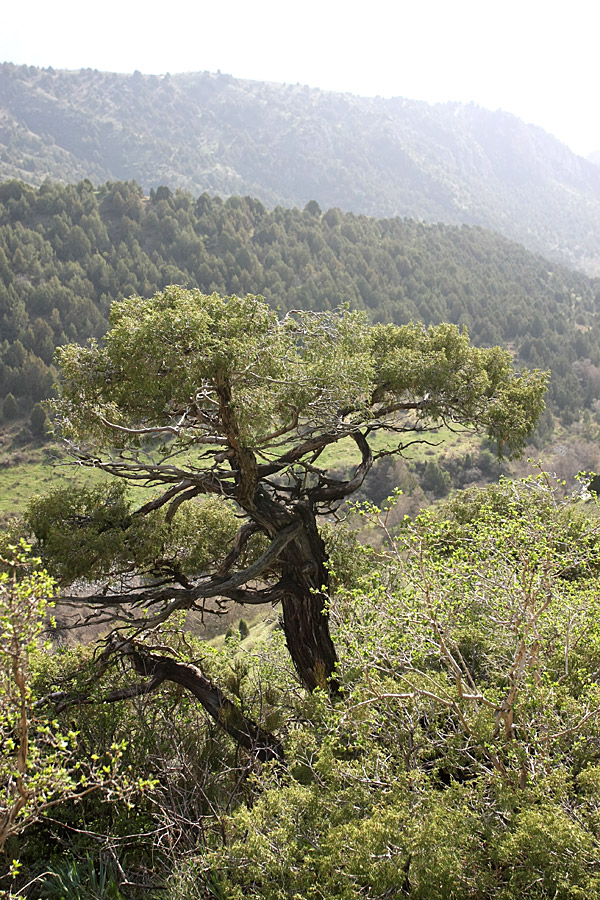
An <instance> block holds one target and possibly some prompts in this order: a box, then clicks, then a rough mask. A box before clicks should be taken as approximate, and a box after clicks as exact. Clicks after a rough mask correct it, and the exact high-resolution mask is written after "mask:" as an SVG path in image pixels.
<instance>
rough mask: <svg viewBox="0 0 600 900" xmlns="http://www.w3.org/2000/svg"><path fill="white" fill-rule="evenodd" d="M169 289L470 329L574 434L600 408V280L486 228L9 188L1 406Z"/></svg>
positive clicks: (1, 234)
mask: <svg viewBox="0 0 600 900" xmlns="http://www.w3.org/2000/svg"><path fill="white" fill-rule="evenodd" d="M168 284H181V285H183V286H186V287H198V288H200V289H201V290H202V291H204V292H207V293H210V292H213V291H217V292H219V293H221V294H224V295H229V294H239V295H245V294H246V293H261V294H262V295H264V297H265V299H266V300H267V301H268V302H269V303H270V304H272V305H273V306H274V307H277V308H279V309H280V310H281V311H282V312H287V311H289V310H290V309H294V308H302V309H307V310H327V309H331V308H334V307H337V306H339V305H340V304H344V303H347V304H349V305H350V306H351V307H353V308H358V309H365V310H367V311H368V313H369V316H370V318H371V319H372V320H373V321H374V322H392V323H395V324H403V323H406V322H409V321H423V322H425V323H426V324H437V323H440V322H453V323H457V324H459V325H464V326H466V327H467V328H468V330H469V334H470V336H471V339H472V340H473V342H474V343H475V344H478V345H480V346H491V345H494V344H503V345H504V346H507V347H509V348H510V349H511V351H512V352H513V353H514V355H515V358H516V362H517V363H518V364H520V363H522V364H524V365H527V366H529V367H541V368H550V369H551V370H552V379H551V383H550V391H549V396H548V400H549V404H550V406H551V408H552V410H553V411H554V413H555V414H556V413H557V412H558V413H560V414H561V415H562V416H563V418H564V419H565V421H566V422H567V424H568V422H569V421H571V420H572V419H573V418H574V417H576V416H577V415H578V412H577V411H578V410H580V409H581V408H585V407H590V406H592V405H593V403H594V401H595V400H596V399H597V398H598V397H599V396H600V327H599V325H598V321H597V310H598V302H599V298H600V282H598V281H597V280H591V279H589V278H587V277H586V276H584V275H582V274H579V273H576V272H573V271H570V270H568V269H566V268H562V267H560V266H557V265H555V264H552V263H549V262H548V261H547V260H545V259H543V258H542V257H538V256H536V255H534V254H532V253H530V252H528V251H527V250H525V249H524V248H522V247H521V246H519V245H517V244H514V243H512V242H510V241H508V240H506V239H504V238H502V237H500V236H498V235H496V234H494V233H492V232H488V231H485V230H484V229H481V228H473V227H468V226H446V225H440V224H438V225H430V224H425V223H422V222H417V221H413V220H408V219H383V220H382V219H371V218H368V217H366V216H356V215H354V214H351V213H346V214H344V213H342V212H340V210H338V209H330V210H328V211H326V212H322V211H321V209H320V207H319V206H318V204H317V203H316V202H314V201H312V202H310V203H308V204H307V205H306V207H305V208H304V209H303V210H300V209H283V208H281V207H276V208H275V209H274V210H272V211H269V210H267V209H266V208H265V207H264V206H263V204H262V203H261V202H259V201H258V200H255V199H251V198H249V197H230V198H229V199H228V200H226V201H223V200H222V199H220V198H219V197H209V196H208V195H207V194H202V195H201V196H200V197H193V196H192V195H191V194H189V193H185V192H183V191H179V190H178V191H176V192H175V193H173V192H172V191H171V190H170V189H169V188H168V187H159V188H158V189H157V190H152V191H151V192H150V195H149V196H145V195H144V194H143V192H142V190H141V189H140V187H139V186H138V185H137V184H136V183H135V182H115V183H107V184H105V185H103V186H102V187H99V188H97V187H94V185H92V184H91V182H89V181H83V182H81V183H79V184H77V185H68V186H62V185H59V184H54V183H50V182H45V183H44V184H42V185H41V186H40V187H39V188H33V187H31V186H29V185H26V184H24V183H22V182H17V181H12V182H6V183H4V184H2V185H0V402H2V400H3V398H6V396H7V395H9V394H12V396H13V398H15V399H16V401H17V403H18V405H19V407H20V409H21V410H23V411H29V410H30V409H31V407H32V406H33V405H34V404H35V403H36V402H38V401H39V400H41V399H43V398H45V397H47V396H48V395H49V393H50V392H51V389H52V384H53V382H54V380H55V378H56V370H55V368H54V365H53V354H54V350H55V348H56V347H57V346H59V345H62V344H65V343H68V342H72V341H85V340H86V339H87V338H89V337H95V338H100V337H101V336H102V335H103V334H104V332H105V331H106V328H107V316H108V310H109V307H110V304H111V302H112V301H113V300H115V299H119V298H122V297H127V296H130V295H132V294H139V295H141V296H150V295H152V294H153V293H154V292H156V291H157V290H161V289H162V288H164V287H165V286H166V285H168ZM8 406H9V409H8V410H7V411H8V413H9V414H10V415H11V416H12V415H14V412H15V410H14V404H13V402H12V400H10V401H9V404H8Z"/></svg>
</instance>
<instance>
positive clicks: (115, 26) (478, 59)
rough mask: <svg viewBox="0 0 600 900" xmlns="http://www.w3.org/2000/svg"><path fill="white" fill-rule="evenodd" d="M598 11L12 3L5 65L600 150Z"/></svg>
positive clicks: (209, 1) (254, 0)
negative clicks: (451, 103) (299, 91)
mask: <svg viewBox="0 0 600 900" xmlns="http://www.w3.org/2000/svg"><path fill="white" fill-rule="evenodd" d="M599 26H600V2H599V0H569V2H567V0H560V2H557V0H395V2H394V0H388V2H382V0H361V2H354V0H345V2H341V0H319V2H316V0H302V2H291V0H162V2H156V0H102V2H100V3H93V2H84V0H20V2H15V0H5V3H4V4H3V10H2V18H1V23H0V61H6V62H15V63H28V64H29V65H35V66H54V68H56V69H60V68H62V69H78V68H86V67H88V66H89V67H91V68H93V69H101V70H105V71H114V72H133V71H134V70H135V69H139V70H140V71H142V72H144V73H154V74H160V73H163V72H171V73H172V74H173V73H175V72H190V71H203V70H208V71H210V72H216V71H217V69H220V70H221V71H222V72H225V73H228V74H231V75H235V76H237V77H239V78H255V79H260V80H268V81H278V82H287V83H292V84H295V83H296V82H300V83H301V84H309V85H311V86H314V87H321V88H324V89H329V90H336V91H349V92H351V93H355V94H362V95H364V96H372V95H376V94H380V95H381V96H383V97H392V96H403V97H408V98H410V99H417V100H426V101H428V102H436V101H444V100H461V101H464V102H468V101H471V100H473V101H475V102H476V103H478V104H479V105H481V106H485V107H487V108H488V109H497V108H502V109H504V110H507V111H508V112H513V113H515V114H516V115H518V116H520V117H521V118H523V119H524V120H525V121H527V122H533V123H535V124H536V125H541V126H542V127H543V128H545V129H546V130H547V131H550V132H551V133H552V134H555V135H556V136H557V137H559V138H560V139H561V140H563V141H564V142H565V143H567V144H568V145H569V146H570V147H571V148H572V149H573V150H575V152H577V153H580V154H582V155H587V154H588V153H590V152H591V151H592V150H598V149H600V116H599V115H598V87H599V81H600V79H599V72H598V69H599V65H598V58H599V51H598V42H599V37H598V36H599V33H600V28H599Z"/></svg>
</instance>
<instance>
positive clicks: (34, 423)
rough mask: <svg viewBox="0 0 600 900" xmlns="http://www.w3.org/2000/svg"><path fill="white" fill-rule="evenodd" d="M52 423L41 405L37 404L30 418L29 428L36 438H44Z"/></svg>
mask: <svg viewBox="0 0 600 900" xmlns="http://www.w3.org/2000/svg"><path fill="white" fill-rule="evenodd" d="M49 425H50V423H49V422H48V415H47V413H46V410H45V409H44V407H43V406H42V404H41V403H36V404H35V406H34V407H33V408H32V410H31V413H30V416H29V427H30V428H31V433H32V434H33V436H34V437H36V438H43V437H44V435H45V433H46V431H47V429H48V427H49Z"/></svg>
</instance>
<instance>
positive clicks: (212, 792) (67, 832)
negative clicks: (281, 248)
mask: <svg viewBox="0 0 600 900" xmlns="http://www.w3.org/2000/svg"><path fill="white" fill-rule="evenodd" d="M563 495H564V489H563V488H562V486H561V485H560V484H558V485H557V484H556V483H555V482H554V481H553V480H552V479H551V478H550V477H549V476H547V475H545V474H542V475H540V476H538V477H535V478H529V479H526V480H523V481H520V482H510V481H504V482H501V483H500V484H499V485H497V486H493V487H488V488H486V489H484V490H478V491H471V492H466V493H463V494H459V495H457V496H456V497H455V498H454V499H453V500H452V501H450V502H448V503H447V504H446V505H445V506H443V507H441V508H438V509H436V510H434V509H432V510H430V511H427V512H425V513H422V514H421V515H420V516H418V517H417V518H415V519H406V520H404V521H403V522H402V523H401V524H400V525H396V526H394V527H393V528H392V527H391V525H390V523H391V521H392V513H391V508H392V507H391V505H390V504H384V508H383V511H382V510H379V509H377V508H376V507H373V506H372V505H370V504H364V505H362V506H361V507H359V508H358V509H357V514H358V515H359V516H360V517H361V518H362V520H363V521H364V522H365V524H366V525H367V526H368V528H367V533H369V534H370V535H371V538H372V539H371V541H370V544H368V545H365V544H364V543H362V544H361V543H359V542H357V539H356V536H355V535H354V534H353V533H352V532H350V531H349V530H348V529H346V528H344V527H338V528H337V529H336V530H335V531H332V534H331V535H329V537H328V540H329V552H330V557H331V566H332V570H333V579H332V580H333V583H334V585H335V589H334V593H333V596H332V600H331V615H332V620H333V624H334V635H335V640H336V645H337V647H338V652H339V657H340V667H339V678H340V682H341V693H340V695H339V697H338V699H337V700H336V701H334V702H332V701H330V700H329V699H328V698H327V696H326V695H325V694H324V693H321V692H319V691H316V692H314V693H313V694H311V695H307V694H306V692H305V691H304V690H302V689H301V688H300V686H299V684H298V682H297V679H296V677H295V676H294V674H293V672H292V671H291V669H290V664H289V661H288V658H287V654H286V651H285V646H284V639H283V635H282V632H281V630H280V629H279V628H278V627H276V626H275V627H273V628H271V629H270V630H268V629H263V635H264V639H263V641H262V642H258V643H255V644H254V646H253V647H252V649H251V650H247V649H246V648H247V647H248V646H249V644H248V643H247V642H244V641H240V635H239V633H236V632H235V631H234V632H233V633H230V636H229V637H228V638H227V639H226V641H225V643H224V645H223V646H222V647H220V648H219V649H217V648H216V647H215V646H212V645H210V644H207V643H204V642H201V641H198V640H197V639H195V638H193V637H191V636H190V635H189V634H188V633H186V631H185V629H184V628H183V625H184V622H183V620H181V621H180V622H178V627H177V628H173V627H171V628H170V630H169V632H168V633H167V632H162V633H158V632H156V633H153V634H150V635H146V640H147V642H148V643H150V644H153V645H155V646H158V645H159V644H160V645H161V646H163V645H164V644H165V643H167V642H168V643H169V645H170V647H171V652H172V653H173V655H174V656H175V657H177V656H178V655H181V656H182V657H185V658H186V659H187V660H192V661H195V662H196V663H197V664H198V665H199V666H200V667H201V668H202V670H203V671H206V672H207V673H208V674H209V675H210V676H212V677H214V678H215V679H218V681H219V683H221V684H222V685H224V686H225V688H226V691H227V694H228V696H229V697H230V698H231V699H232V700H233V701H234V702H235V703H236V704H237V705H238V706H239V707H240V708H241V709H242V710H243V711H244V713H245V714H246V715H249V716H251V717H252V718H253V719H254V720H255V721H257V722H260V724H261V725H262V727H263V728H265V729H267V730H269V731H270V732H272V733H276V734H277V735H278V736H279V738H280V739H281V741H282V746H283V748H284V754H285V755H284V758H283V759H281V760H278V761H272V762H270V763H266V764H265V763H259V762H258V761H257V760H256V759H255V758H253V756H252V754H250V753H248V751H246V750H241V749H240V748H239V747H238V746H236V745H235V744H234V742H233V741H232V740H231V739H230V738H229V737H227V736H226V735H225V733H224V732H223V731H222V730H221V729H220V728H219V727H218V726H217V725H216V724H215V723H214V722H210V721H208V720H207V717H206V715H205V714H204V713H203V712H202V711H201V709H200V707H199V706H198V704H197V703H196V702H195V701H194V698H193V697H192V696H191V695H190V694H188V693H186V692H185V691H183V690H182V689H181V688H179V687H176V686H172V685H171V686H169V687H164V688H163V689H162V690H161V691H160V693H159V694H153V695H152V696H151V697H147V698H144V697H137V698H136V699H133V700H130V701H126V702H125V701H122V702H101V701H102V700H103V699H104V700H106V698H107V697H109V696H110V691H115V690H122V689H123V688H124V687H125V686H126V685H128V684H129V683H130V677H131V676H130V675H129V673H128V672H127V671H124V670H123V668H122V667H116V666H114V665H113V666H111V665H109V664H108V663H107V665H106V666H105V667H104V669H105V670H104V675H103V677H102V679H101V680H99V681H95V683H94V687H93V694H92V697H91V698H90V699H94V700H96V701H97V702H94V703H91V704H90V703H86V704H85V705H83V706H81V705H77V704H76V703H71V704H70V705H67V706H65V708H64V709H63V710H62V712H58V713H57V712H56V710H55V709H54V708H53V707H52V706H51V705H46V706H44V707H38V709H41V708H43V709H44V710H45V711H46V713H47V714H48V716H49V717H50V718H51V719H56V720H57V721H58V722H60V725H61V727H62V728H63V729H67V728H68V729H70V730H71V731H73V732H74V733H75V732H76V733H77V750H76V754H77V756H78V758H79V759H80V760H81V761H82V762H83V761H84V760H89V759H90V757H91V756H92V754H96V755H100V756H101V755H102V754H103V753H105V752H109V751H110V749H111V748H112V747H114V746H119V745H120V743H121V742H122V741H125V742H126V747H125V748H124V750H123V756H122V759H121V760H120V767H121V774H122V775H123V776H124V777H126V779H127V781H128V784H129V786H130V787H129V789H128V790H129V792H128V793H127V794H124V793H122V794H121V795H120V796H121V799H118V798H117V797H114V798H113V800H112V802H106V801H105V799H104V798H103V796H102V792H101V791H97V792H95V793H93V794H89V795H88V796H86V797H85V798H82V799H81V800H80V801H79V802H78V803H76V804H73V803H65V804H62V805H59V806H57V807H55V808H53V809H52V810H51V811H49V812H47V813H46V814H45V815H43V816H42V817H41V818H40V819H39V821H38V822H37V824H33V825H32V826H31V828H29V829H28V831H26V832H25V833H24V834H23V835H22V836H21V837H20V838H19V839H18V840H17V839H16V838H15V839H12V840H9V841H8V842H7V845H6V858H7V861H10V859H12V858H18V859H19V862H20V868H19V872H18V874H15V877H13V878H12V881H11V880H10V879H8V878H5V879H4V881H3V883H2V887H3V888H5V889H6V890H12V892H13V895H14V894H16V893H17V892H18V890H19V888H20V887H22V886H24V885H26V884H29V885H30V886H29V887H28V888H24V887H23V896H29V897H37V896H45V897H56V898H58V897H64V898H66V900H71V898H79V897H81V898H82V897H109V898H111V900H119V898H136V897H141V896H143V895H144V896H148V895H151V896H160V897H165V898H169V900H187V898H190V900H191V898H213V897H218V898H231V900H237V898H242V897H245V898H251V897H255V898H261V900H284V898H285V900H287V898H294V897H295V898H324V897H327V898H340V900H342V898H343V900H354V898H367V897H368V898H382V900H383V898H387V897H403V896H406V897H412V898H427V900H431V898H440V900H441V898H456V900H463V898H465V900H467V898H473V900H487V898H490V900H491V898H498V900H500V898H501V900H509V898H515V900H516V898H522V897H524V896H527V897H532V898H540V900H541V898H551V897H552V898H579V897H584V896H587V897H593V896H596V895H597V893H598V890H599V889H600V863H599V854H598V838H599V828H600V821H599V815H600V721H599V717H600V686H599V683H598V678H599V668H598V649H599V644H600V629H599V626H598V612H599V610H598V605H599V599H598V593H597V587H596V585H597V576H598V540H599V531H600V525H599V523H598V517H597V511H596V503H595V500H594V497H593V495H590V494H589V493H586V492H580V493H579V494H578V495H577V496H576V497H569V498H567V499H566V500H565V499H562V497H563ZM377 535H378V537H377ZM375 546H377V549H374V548H375ZM100 652H101V649H96V650H95V651H94V649H93V648H89V647H88V648H76V649H67V648H62V649H61V648H60V647H55V648H54V652H53V653H51V654H47V653H43V654H37V655H36V656H35V659H33V660H32V663H33V667H32V676H31V677H32V680H31V687H32V690H33V694H34V696H35V698H40V697H43V696H46V695H47V694H48V693H49V692H52V691H57V690H60V691H68V692H70V695H71V696H73V692H75V693H77V692H78V691H79V692H81V693H82V694H83V693H84V692H85V691H88V690H89V676H90V668H89V667H90V665H91V663H92V659H93V657H94V655H95V657H96V666H97V663H98V653H100ZM139 779H142V781H143V786H144V789H143V790H137V789H136V787H135V785H136V782H137V780H139ZM32 879H37V880H36V881H34V882H33V883H32ZM153 892H155V893H153Z"/></svg>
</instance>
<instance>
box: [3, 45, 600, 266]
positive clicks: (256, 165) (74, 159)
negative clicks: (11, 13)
mask: <svg viewBox="0 0 600 900" xmlns="http://www.w3.org/2000/svg"><path fill="white" fill-rule="evenodd" d="M48 177H49V178H51V179H53V180H59V181H63V182H74V181H78V180H81V179H84V178H90V180H92V181H94V182H95V183H100V182H103V181H107V180H109V181H110V180H128V179H135V180H136V181H138V182H139V183H140V185H141V186H142V187H143V188H144V189H145V190H149V189H150V188H156V187H158V186H159V185H160V184H167V185H169V187H171V188H177V187H180V188H183V189H184V190H188V191H191V192H192V193H196V194H197V193H202V192H204V191H207V192H210V193H218V194H220V195H222V196H228V195H232V194H243V195H244V194H245V195H250V196H253V197H257V198H258V199H260V200H261V201H262V202H263V203H265V204H267V205H268V206H270V207H273V206H276V205H282V206H286V207H290V206H299V207H303V206H304V205H305V204H306V203H307V202H308V201H310V200H312V199H314V200H317V201H318V203H319V204H320V205H321V206H322V207H324V208H328V207H339V208H340V209H342V210H345V211H351V212H355V213H364V214H366V215H370V216H377V217H394V216H400V217H402V216H408V217H411V218H418V219H423V220H426V221H443V222H446V223H448V224H463V223H464V224H470V225H481V226H483V227H486V228H491V229H493V230H496V231H498V232H500V233H501V234H504V235H505V236H506V237H509V238H511V239H512V240H516V241H518V242H519V243H522V244H524V245H525V246H527V247H528V248H529V249H532V250H534V251H536V252H539V253H542V254H543V255H545V256H547V257H548V258H551V259H554V260H556V261H559V262H562V263H566V264H568V265H571V266H572V267H576V268H582V269H585V270H586V271H587V272H588V273H590V274H597V273H600V237H599V236H600V171H599V170H598V167H597V166H596V165H594V163H592V162H590V161H588V160H585V159H583V158H581V157H578V156H576V155H575V154H573V153H571V151H570V150H569V149H568V147H566V145H564V144H562V143H561V142H560V141H559V140H558V139H557V138H554V137H553V136H552V135H548V134H547V133H546V132H545V131H544V130H543V129H541V128H539V127H538V126H533V125H526V124H525V123H524V122H522V121H521V120H520V119H518V118H517V117H516V116H514V115H512V114H511V113H506V112H502V111H496V112H491V111H489V110H484V109H482V108H480V107H478V106H475V104H469V105H464V104H459V103H446V104H435V105H429V104H427V103H425V102H424V101H416V100H408V99H405V98H398V97H396V98H392V99H383V98H381V97H371V98H368V97H357V96H355V95H353V94H348V93H346V94H340V93H333V92H328V91H322V90H320V89H318V88H309V87H306V86H303V85H299V84H298V85H278V84H276V83H273V82H258V81H249V80H245V79H237V78H234V77H233V76H231V75H223V74H211V73H208V72H200V73H182V74H178V75H169V74H167V75H165V76H161V77H159V76H155V75H142V74H141V73H139V72H136V73H134V74H133V75H118V74H115V73H102V72H98V71H96V70H91V69H88V70H85V69H84V70H76V71H66V70H65V71H56V70H53V69H37V68H35V67H29V66H14V65H13V64H10V63H5V64H3V65H1V66H0V178H2V179H8V178H19V179H22V180H25V181H28V182H30V183H32V184H40V183H41V182H43V180H44V179H45V178H48Z"/></svg>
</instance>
